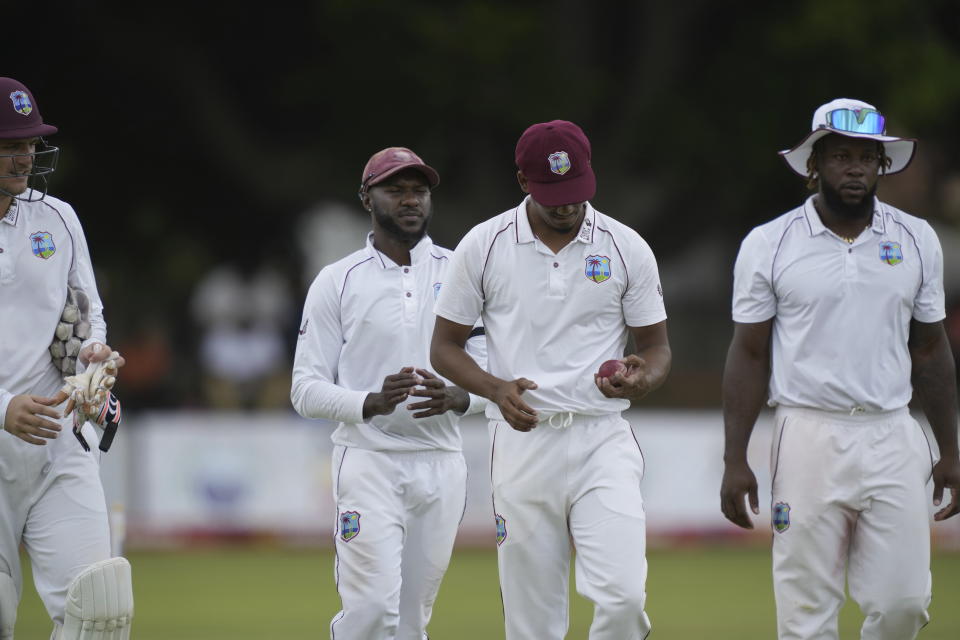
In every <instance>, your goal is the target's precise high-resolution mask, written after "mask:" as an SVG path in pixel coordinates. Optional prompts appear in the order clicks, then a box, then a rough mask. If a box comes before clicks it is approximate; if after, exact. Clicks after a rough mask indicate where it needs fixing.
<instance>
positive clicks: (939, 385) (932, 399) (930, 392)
mask: <svg viewBox="0 0 960 640" xmlns="http://www.w3.org/2000/svg"><path fill="white" fill-rule="evenodd" d="M910 357H911V359H912V362H913V370H912V372H911V381H912V383H913V388H914V392H915V393H916V396H917V400H918V402H919V404H920V407H921V409H923V413H924V414H925V415H926V416H927V420H928V421H929V422H930V427H931V429H932V431H933V435H934V437H935V438H936V439H937V446H938V447H939V448H940V456H941V458H944V457H950V458H956V457H958V449H957V381H956V373H955V369H954V361H953V355H952V354H951V352H950V344H949V342H948V341H947V335H946V331H945V330H944V328H943V323H941V322H936V323H923V322H917V321H913V322H912V323H911V325H910Z"/></svg>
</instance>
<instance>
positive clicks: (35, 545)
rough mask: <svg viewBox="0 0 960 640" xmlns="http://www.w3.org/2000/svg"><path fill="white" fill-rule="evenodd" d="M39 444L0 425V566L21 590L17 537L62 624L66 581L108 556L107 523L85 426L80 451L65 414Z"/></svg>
mask: <svg viewBox="0 0 960 640" xmlns="http://www.w3.org/2000/svg"><path fill="white" fill-rule="evenodd" d="M60 424H61V425H62V426H63V431H61V432H60V436H59V437H58V438H57V439H55V440H48V441H47V444H46V445H43V446H40V445H34V444H29V443H27V442H24V441H23V440H20V439H19V438H17V437H15V436H13V435H12V434H10V433H8V432H6V431H2V430H0V572H3V573H6V574H8V575H10V576H11V577H12V578H13V581H14V584H15V585H16V588H17V597H18V598H19V597H20V595H21V594H22V592H23V576H22V575H21V569H20V551H19V545H20V544H21V543H22V544H23V546H24V548H25V549H26V551H27V554H28V555H29V557H30V564H31V568H32V570H33V581H34V585H35V586H36V589H37V593H38V594H39V595H40V599H41V600H42V601H43V604H44V606H45V607H46V609H47V613H48V614H49V615H50V618H51V619H52V620H54V621H56V622H57V623H60V624H63V612H64V607H65V605H66V598H67V588H68V587H69V586H70V583H71V582H72V581H73V579H74V578H75V577H76V576H77V574H79V573H80V572H81V571H83V570H84V569H86V568H87V567H88V566H90V565H91V564H93V563H95V562H100V561H101V560H106V559H108V558H109V557H110V527H109V524H108V520H107V507H106V500H105V499H104V496H103V486H102V485H101V484H100V462H99V457H100V452H99V450H98V449H97V448H96V446H97V444H96V443H97V442H98V440H97V437H96V434H95V433H94V432H93V427H91V426H90V425H87V426H86V427H85V429H84V435H85V437H86V438H87V442H89V443H91V447H92V449H93V450H92V451H90V452H87V451H84V450H83V448H82V447H81V446H80V443H79V442H78V441H77V439H76V438H75V437H74V435H73V433H72V432H71V428H72V419H64V420H62V421H61V423H60Z"/></svg>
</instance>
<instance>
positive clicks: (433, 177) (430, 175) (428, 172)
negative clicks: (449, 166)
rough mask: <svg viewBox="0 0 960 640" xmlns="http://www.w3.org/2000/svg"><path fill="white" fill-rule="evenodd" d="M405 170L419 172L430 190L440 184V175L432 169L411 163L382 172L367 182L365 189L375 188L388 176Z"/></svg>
mask: <svg viewBox="0 0 960 640" xmlns="http://www.w3.org/2000/svg"><path fill="white" fill-rule="evenodd" d="M407 169H414V170H415V171H419V172H420V173H422V174H423V176H424V177H425V178H426V179H427V183H429V184H430V188H431V189H433V188H434V187H436V186H437V185H438V184H440V174H439V173H437V172H436V171H435V170H434V168H433V167H430V166H428V165H425V164H418V163H411V164H404V165H400V166H399V167H393V168H392V169H388V170H387V171H384V172H383V173H381V174H380V175H378V176H376V177H375V178H373V180H371V181H370V182H368V183H367V184H366V188H367V189H369V188H370V187H373V186H376V185H378V184H380V183H381V182H383V181H384V180H386V179H387V178H389V177H390V176H392V175H394V174H397V173H400V172H401V171H406V170H407Z"/></svg>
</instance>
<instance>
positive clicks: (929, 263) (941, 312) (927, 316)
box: [913, 222, 947, 322]
mask: <svg viewBox="0 0 960 640" xmlns="http://www.w3.org/2000/svg"><path fill="white" fill-rule="evenodd" d="M918 248H919V251H920V260H921V262H922V265H923V282H922V283H921V284H920V289H919V290H918V291H917V296H916V298H914V300H913V318H914V319H915V320H917V321H919V322H939V321H941V320H943V319H944V318H945V317H946V315H947V314H946V303H945V301H944V293H943V248H942V247H941V246H940V239H939V238H938V237H937V233H936V232H935V231H934V230H933V228H932V227H931V226H930V225H929V224H927V223H926V222H924V224H923V232H922V234H921V235H920V241H919V247H918Z"/></svg>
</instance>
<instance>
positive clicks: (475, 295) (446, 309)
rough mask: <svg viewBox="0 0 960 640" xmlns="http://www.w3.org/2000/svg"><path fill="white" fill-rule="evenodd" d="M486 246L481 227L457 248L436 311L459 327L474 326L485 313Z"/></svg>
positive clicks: (464, 239) (471, 232)
mask: <svg viewBox="0 0 960 640" xmlns="http://www.w3.org/2000/svg"><path fill="white" fill-rule="evenodd" d="M482 254H483V247H482V244H481V242H480V238H479V233H478V231H477V228H474V229H472V230H471V231H470V232H469V233H467V235H466V236H464V237H463V239H462V240H461V241H460V244H458V245H457V248H456V250H455V251H454V252H453V257H452V258H451V259H450V266H449V267H448V268H447V272H446V275H445V277H444V283H443V286H442V287H441V288H440V295H439V296H438V298H437V303H436V306H435V307H434V310H435V311H436V314H437V315H438V316H440V317H442V318H446V319H447V320H450V321H451V322H456V323H457V324H462V325H467V326H474V325H475V324H476V322H477V319H478V318H479V317H480V313H481V312H482V310H483V283H482V278H483V264H484V257H485V256H483V255H482Z"/></svg>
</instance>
